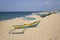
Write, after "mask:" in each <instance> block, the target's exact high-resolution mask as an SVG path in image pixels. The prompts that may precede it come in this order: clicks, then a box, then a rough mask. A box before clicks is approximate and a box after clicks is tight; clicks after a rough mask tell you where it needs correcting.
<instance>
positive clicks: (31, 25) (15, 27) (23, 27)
mask: <svg viewBox="0 0 60 40" xmlns="http://www.w3.org/2000/svg"><path fill="white" fill-rule="evenodd" d="M39 23H40V21H35V22H33V23H30V24H24V25H13V27H14V29H13V30H15V29H24V30H22V32H17V33H16V32H15V33H13V32H12V31H13V30H11V31H10V32H9V33H10V34H22V33H24V31H25V29H26V28H33V27H36V26H37V25H38V24H39ZM11 32H12V33H11Z"/></svg>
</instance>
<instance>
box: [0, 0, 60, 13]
mask: <svg viewBox="0 0 60 40" xmlns="http://www.w3.org/2000/svg"><path fill="white" fill-rule="evenodd" d="M54 10H60V0H0V12H5V11H6V12H11V11H54Z"/></svg>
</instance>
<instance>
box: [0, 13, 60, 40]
mask: <svg viewBox="0 0 60 40" xmlns="http://www.w3.org/2000/svg"><path fill="white" fill-rule="evenodd" d="M29 17H34V18H36V20H31V21H27V20H23V19H22V18H13V19H9V20H4V21H0V40H60V14H51V15H50V16H46V17H45V18H42V17H40V16H37V15H31V16H29ZM38 20H40V23H39V24H38V26H37V27H35V28H27V29H26V30H25V32H24V34H9V31H10V30H12V29H14V27H12V25H22V24H26V23H32V22H34V21H38Z"/></svg>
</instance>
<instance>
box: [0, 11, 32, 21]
mask: <svg viewBox="0 0 60 40" xmlns="http://www.w3.org/2000/svg"><path fill="white" fill-rule="evenodd" d="M32 13H33V12H0V21H2V20H7V19H12V18H18V17H23V16H26V15H31V14H32Z"/></svg>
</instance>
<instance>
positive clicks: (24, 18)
mask: <svg viewBox="0 0 60 40" xmlns="http://www.w3.org/2000/svg"><path fill="white" fill-rule="evenodd" d="M23 20H35V18H30V17H23Z"/></svg>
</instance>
